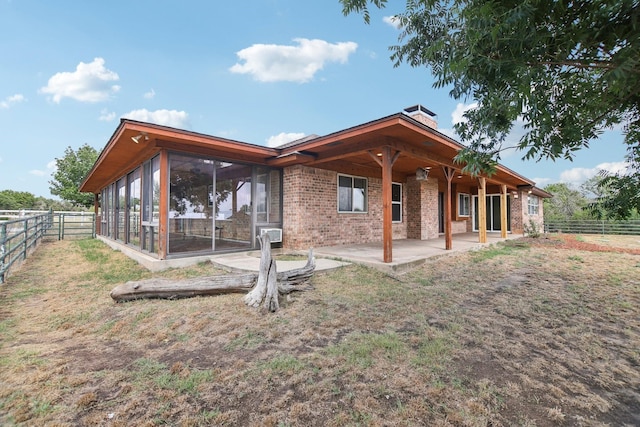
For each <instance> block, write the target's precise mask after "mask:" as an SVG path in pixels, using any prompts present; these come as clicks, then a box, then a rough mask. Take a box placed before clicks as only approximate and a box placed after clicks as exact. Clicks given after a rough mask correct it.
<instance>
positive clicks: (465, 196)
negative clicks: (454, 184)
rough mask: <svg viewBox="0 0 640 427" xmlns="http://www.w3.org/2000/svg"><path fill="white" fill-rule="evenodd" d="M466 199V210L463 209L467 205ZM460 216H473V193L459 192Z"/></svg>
mask: <svg viewBox="0 0 640 427" xmlns="http://www.w3.org/2000/svg"><path fill="white" fill-rule="evenodd" d="M464 199H466V212H463V211H462V208H463V207H465V203H463V200H464ZM458 216H464V217H469V216H471V195H470V194H469V193H458Z"/></svg>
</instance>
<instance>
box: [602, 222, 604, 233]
mask: <svg viewBox="0 0 640 427" xmlns="http://www.w3.org/2000/svg"><path fill="white" fill-rule="evenodd" d="M602 235H603V236H604V219H603V220H602Z"/></svg>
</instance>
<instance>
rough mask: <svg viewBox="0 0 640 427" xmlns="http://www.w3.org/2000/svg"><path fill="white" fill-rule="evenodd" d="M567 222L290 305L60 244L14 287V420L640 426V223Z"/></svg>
mask: <svg viewBox="0 0 640 427" xmlns="http://www.w3.org/2000/svg"><path fill="white" fill-rule="evenodd" d="M563 237H564V238H563V239H560V238H555V237H554V238H550V239H530V240H529V239H527V240H525V239H518V240H510V241H507V242H505V243H501V244H498V245H494V246H491V247H488V248H485V249H482V250H478V251H473V252H468V253H456V254H451V255H447V256H442V257H439V258H433V259H430V260H428V261H427V262H426V263H425V264H424V266H422V267H420V268H418V269H417V270H414V271H412V272H409V273H406V274H404V275H401V276H395V277H392V276H389V275H385V274H383V273H380V272H378V271H376V270H373V269H369V268H365V267H362V266H357V265H352V266H349V267H343V268H341V269H339V270H334V271H331V272H327V273H317V274H316V275H315V276H314V278H313V285H314V289H313V290H311V291H307V292H303V293H300V294H296V295H294V296H293V298H292V299H290V300H288V301H283V303H282V306H281V308H280V310H279V311H278V312H277V313H275V314H263V313H260V312H259V311H256V310H254V309H250V308H248V307H247V306H245V305H244V304H243V302H242V296H241V295H238V294H235V295H222V296H212V297H199V298H191V299H181V300H139V301H133V302H128V303H115V302H113V301H112V300H111V298H110V297H109V291H110V290H111V289H113V288H114V287H115V286H116V285H118V284H120V283H124V282H125V281H128V280H139V279H146V278H151V277H154V276H158V277H170V278H184V277H195V276H202V275H212V274H223V273H224V272H222V271H220V270H216V269H215V268H214V267H213V266H212V265H211V264H208V263H204V264H199V265H198V266H196V267H192V268H185V269H179V270H178V269H176V270H170V271H166V272H163V273H150V272H148V271H146V270H145V269H143V268H141V267H140V266H138V265H137V264H135V263H134V262H133V261H131V260H130V259H128V258H127V257H125V256H124V255H123V254H121V253H120V252H116V251H113V250H111V249H109V248H108V247H107V246H105V245H104V244H102V243H100V242H99V241H97V240H75V241H61V242H52V243H43V244H42V245H41V246H40V247H39V248H38V250H37V251H36V252H35V253H33V254H32V255H31V257H30V258H29V259H28V260H27V261H26V262H25V263H24V264H23V266H22V267H21V268H20V270H18V271H16V272H14V273H13V274H12V275H11V276H10V277H9V278H8V280H7V283H6V284H5V285H0V425H3V426H4V425H6V426H11V425H29V426H31V425H51V426H83V425H86V426H94V425H107V426H131V425H136V426H159V425H175V426H198V425H201V426H208V425H228V426H416V425H429V426H483V427H486V426H494V427H496V426H557V425H571V426H606V425H612V426H613V425H615V426H624V425H629V426H632V425H640V256H639V255H637V254H635V253H634V252H635V251H636V250H637V249H638V248H640V238H638V237H637V236H636V237H635V238H633V237H620V238H615V237H611V238H607V239H602V240H601V241H598V242H594V243H597V245H593V244H592V245H591V246H590V239H591V238H586V237H582V236H578V237H577V238H575V236H574V238H572V239H567V238H566V237H567V236H563ZM568 241H573V242H574V243H577V244H575V245H571V244H568V243H567V242H568ZM616 247H617V248H622V249H620V250H618V251H615V250H614V249H613V248H616ZM625 251H626V252H625ZM630 252H631V253H630Z"/></svg>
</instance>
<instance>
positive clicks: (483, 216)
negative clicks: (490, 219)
mask: <svg viewBox="0 0 640 427" xmlns="http://www.w3.org/2000/svg"><path fill="white" fill-rule="evenodd" d="M478 242H480V243H487V179H486V178H485V177H482V176H481V177H478Z"/></svg>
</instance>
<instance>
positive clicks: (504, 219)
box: [500, 184, 507, 239]
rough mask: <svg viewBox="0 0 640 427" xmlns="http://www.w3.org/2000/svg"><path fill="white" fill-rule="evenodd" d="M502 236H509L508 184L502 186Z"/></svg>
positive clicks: (504, 237)
mask: <svg viewBox="0 0 640 427" xmlns="http://www.w3.org/2000/svg"><path fill="white" fill-rule="evenodd" d="M500 189H501V190H502V191H500V237H501V238H503V239H506V238H507V186H506V185H505V184H502V185H501V186H500Z"/></svg>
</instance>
